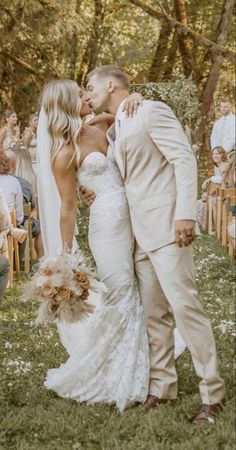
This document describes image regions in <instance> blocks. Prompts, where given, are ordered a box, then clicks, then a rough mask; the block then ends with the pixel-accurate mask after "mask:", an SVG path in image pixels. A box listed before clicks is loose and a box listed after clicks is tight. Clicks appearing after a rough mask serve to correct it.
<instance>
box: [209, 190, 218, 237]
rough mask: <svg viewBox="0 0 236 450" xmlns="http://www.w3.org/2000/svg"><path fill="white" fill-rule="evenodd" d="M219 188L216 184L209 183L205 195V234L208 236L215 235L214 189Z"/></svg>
mask: <svg viewBox="0 0 236 450" xmlns="http://www.w3.org/2000/svg"><path fill="white" fill-rule="evenodd" d="M217 187H219V185H218V184H216V183H212V182H210V183H209V184H208V189H207V194H208V199H207V232H208V234H210V235H214V234H215V223H214V222H215V217H214V211H215V210H216V194H215V195H214V193H216V189H217Z"/></svg>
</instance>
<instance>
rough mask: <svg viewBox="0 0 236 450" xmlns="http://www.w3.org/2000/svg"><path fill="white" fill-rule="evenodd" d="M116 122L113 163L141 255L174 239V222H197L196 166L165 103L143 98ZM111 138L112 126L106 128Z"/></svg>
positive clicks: (112, 137)
mask: <svg viewBox="0 0 236 450" xmlns="http://www.w3.org/2000/svg"><path fill="white" fill-rule="evenodd" d="M117 117H118V118H119V120H120V136H119V141H120V142H119V146H117V145H116V146H115V149H114V153H115V158H116V162H117V164H118V167H119V169H120V172H121V175H122V177H123V179H124V182H125V187H126V194H127V199H128V203H129V207H130V215H131V221H132V226H133V231H134V235H135V238H136V240H137V241H138V243H139V245H140V246H141V248H143V250H145V251H152V250H156V249H158V248H160V247H163V246H166V245H168V244H170V243H172V242H174V241H175V232H174V222H175V220H181V219H192V220H196V199H197V164H196V158H195V156H194V154H193V152H192V149H191V147H190V145H189V143H188V141H187V138H186V136H185V134H184V132H183V129H182V127H181V125H180V123H179V121H178V120H177V118H176V116H175V115H174V113H173V111H172V110H171V109H170V108H169V107H168V106H167V105H165V104H164V103H162V102H156V101H151V100H145V101H144V103H143V106H142V107H140V108H139V109H138V112H137V114H136V115H135V116H134V117H133V118H126V117H125V115H124V113H122V112H121V111H120V108H119V109H118V112H117ZM107 138H108V141H110V142H111V141H112V140H113V139H114V125H113V126H112V127H111V128H110V129H109V130H108V133H107Z"/></svg>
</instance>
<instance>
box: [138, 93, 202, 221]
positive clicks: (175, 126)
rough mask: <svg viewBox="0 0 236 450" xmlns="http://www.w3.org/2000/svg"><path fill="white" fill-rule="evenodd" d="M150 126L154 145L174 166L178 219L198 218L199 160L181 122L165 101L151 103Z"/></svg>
mask: <svg viewBox="0 0 236 450" xmlns="http://www.w3.org/2000/svg"><path fill="white" fill-rule="evenodd" d="M150 104H151V106H150V111H149V114H148V117H147V129H148V131H149V134H150V137H151V139H152V141H153V142H154V144H155V145H156V146H157V147H158V149H159V151H160V152H161V153H162V155H163V156H164V157H165V158H166V160H167V161H168V162H169V163H170V164H172V165H173V166H174V173H175V179H176V193H177V194H176V209H175V220H196V206H197V202H196V201H197V162H196V158H195V155H194V153H193V151H192V149H191V147H190V145H189V143H188V141H187V138H186V136H185V134H184V131H183V129H182V127H181V125H180V122H179V121H178V119H177V118H176V116H175V114H174V113H173V111H172V110H171V109H170V108H169V107H168V106H167V105H165V104H164V103H162V102H150Z"/></svg>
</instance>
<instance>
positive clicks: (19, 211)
mask: <svg viewBox="0 0 236 450" xmlns="http://www.w3.org/2000/svg"><path fill="white" fill-rule="evenodd" d="M0 189H2V191H3V194H4V196H5V199H6V202H7V206H8V208H9V211H10V212H12V211H14V210H15V211H16V220H17V223H18V224H20V223H22V221H23V219H24V211H23V194H22V190H21V186H20V183H19V181H18V180H17V179H16V178H15V177H13V176H11V175H0Z"/></svg>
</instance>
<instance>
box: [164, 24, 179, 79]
mask: <svg viewBox="0 0 236 450" xmlns="http://www.w3.org/2000/svg"><path fill="white" fill-rule="evenodd" d="M177 50H178V31H177V30H175V31H174V33H173V37H172V42H171V46H170V48H169V51H168V55H167V59H166V62H165V64H164V67H163V77H162V79H163V80H169V79H170V78H171V75H172V72H173V69H174V65H175V60H176V55H177Z"/></svg>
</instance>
